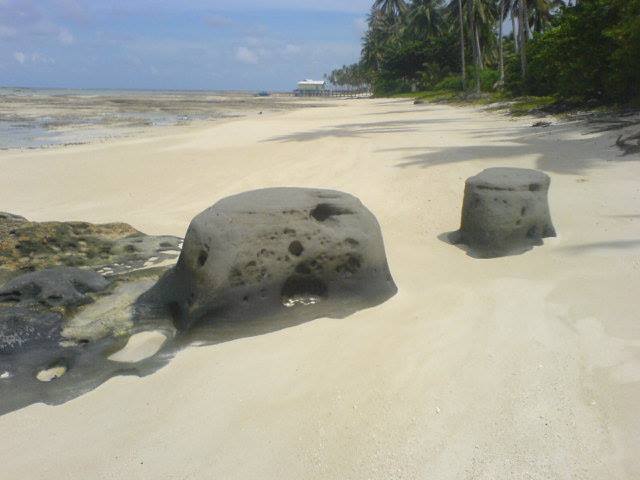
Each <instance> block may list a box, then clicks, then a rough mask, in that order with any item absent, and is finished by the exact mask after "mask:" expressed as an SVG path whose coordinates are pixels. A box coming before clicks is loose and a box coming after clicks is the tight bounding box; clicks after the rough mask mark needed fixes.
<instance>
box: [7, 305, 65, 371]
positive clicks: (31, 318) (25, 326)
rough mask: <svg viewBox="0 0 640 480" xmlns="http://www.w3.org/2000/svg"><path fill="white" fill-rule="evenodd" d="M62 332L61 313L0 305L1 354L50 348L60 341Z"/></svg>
mask: <svg viewBox="0 0 640 480" xmlns="http://www.w3.org/2000/svg"><path fill="white" fill-rule="evenodd" d="M61 332H62V315H61V314H59V313H55V312H43V311H35V310H31V309H29V308H25V307H6V308H3V307H0V355H10V354H15V353H20V352H25V351H29V350H36V349H42V348H43V347H46V348H50V346H51V345H56V344H57V343H58V342H59V341H60V339H61V336H60V335H61ZM0 358H2V357H0ZM0 373H2V372H0Z"/></svg>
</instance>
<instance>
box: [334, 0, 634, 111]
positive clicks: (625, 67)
mask: <svg viewBox="0 0 640 480" xmlns="http://www.w3.org/2000/svg"><path fill="white" fill-rule="evenodd" d="M504 1H505V2H506V3H504V4H500V2H499V1H498V0H461V4H462V9H461V10H460V9H459V6H460V4H459V2H458V0H375V1H374V8H373V9H372V11H371V14H370V15H369V18H368V29H367V31H366V33H365V35H364V38H363V49H362V58H361V61H360V62H359V63H358V64H356V65H353V66H349V67H343V68H342V69H339V70H338V71H336V72H334V73H332V75H331V78H332V80H334V83H336V84H338V85H364V84H366V85H371V86H372V87H373V89H374V92H375V93H376V94H377V95H388V94H397V93H402V92H416V91H425V90H426V91H436V92H440V93H442V92H445V91H446V92H453V93H454V94H455V95H458V93H461V94H463V93H465V92H463V81H462V77H461V76H460V73H461V70H462V63H463V60H464V63H465V64H466V72H465V73H466V83H465V85H464V86H466V89H467V92H475V91H476V80H477V79H478V78H479V83H480V92H484V93H485V94H486V93H489V92H491V93H493V92H494V91H495V89H496V86H497V85H500V86H501V88H500V92H501V93H504V92H508V93H509V94H510V95H513V96H529V97H531V96H543V97H547V98H548V97H553V98H556V99H557V100H560V101H562V102H563V103H564V104H565V105H569V104H571V105H574V104H578V103H584V102H585V101H587V100H589V101H593V100H596V101H597V102H599V103H625V102H634V101H635V102H637V103H638V104H640V0H580V1H579V2H574V3H577V4H576V5H574V4H567V2H564V1H563V0H504ZM501 14H503V15H505V16H504V17H503V18H504V19H505V20H508V19H510V17H515V18H520V17H522V18H528V19H529V22H528V24H527V25H526V28H525V27H524V26H523V25H521V22H520V21H517V22H516V26H517V29H516V33H517V35H514V34H513V33H510V35H509V36H508V37H507V38H504V39H499V38H498V37H497V33H498V30H499V25H500V15H501ZM461 22H462V31H461V30H460V28H461V27H460V23H461ZM531 37H532V38H531ZM516 39H518V41H517V44H516V41H515V40H516ZM524 39H526V41H525V42H524V43H525V48H524V50H523V51H524V53H525V55H522V56H521V54H520V52H516V47H517V45H520V44H521V43H522V42H523V40H524ZM461 43H462V44H463V47H464V48H461ZM501 43H502V51H503V53H504V55H503V56H504V66H505V79H504V80H505V81H504V85H503V84H502V82H500V75H499V72H500V65H499V62H500V56H499V47H500V44H501ZM521 50H522V49H521ZM523 63H524V64H525V66H526V69H525V70H526V75H525V76H524V78H523V73H522V71H523V70H522V64H523ZM462 96H465V95H462ZM474 96H475V97H476V98H478V97H482V98H486V97H487V95H480V96H479V95H474ZM465 97H468V95H466V96H465Z"/></svg>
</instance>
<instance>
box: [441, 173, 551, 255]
mask: <svg viewBox="0 0 640 480" xmlns="http://www.w3.org/2000/svg"><path fill="white" fill-rule="evenodd" d="M550 182H551V179H550V178H549V176H548V175H546V174H544V173H542V172H540V171H537V170H529V169H524V168H488V169H486V170H484V171H483V172H481V173H480V174H478V175H476V176H474V177H471V178H469V179H468V180H467V182H466V186H465V192H464V202H463V205H462V222H461V227H460V230H459V232H457V233H456V234H455V235H454V236H453V240H454V241H456V242H457V243H463V244H465V245H467V246H469V247H470V249H471V250H470V252H469V253H470V254H471V255H472V256H476V257H480V258H492V257H500V256H504V255H513V254H517V253H522V252H524V251H527V250H530V249H531V248H532V247H533V246H536V245H542V239H543V238H547V237H555V236H556V232H555V229H554V227H553V224H552V222H551V215H550V213H549V203H548V199H547V194H548V191H549V185H550Z"/></svg>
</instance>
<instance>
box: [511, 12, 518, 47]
mask: <svg viewBox="0 0 640 480" xmlns="http://www.w3.org/2000/svg"><path fill="white" fill-rule="evenodd" d="M511 31H512V32H513V45H514V46H515V48H516V53H518V52H519V51H520V46H519V42H518V30H517V29H516V17H515V16H514V14H513V10H511Z"/></svg>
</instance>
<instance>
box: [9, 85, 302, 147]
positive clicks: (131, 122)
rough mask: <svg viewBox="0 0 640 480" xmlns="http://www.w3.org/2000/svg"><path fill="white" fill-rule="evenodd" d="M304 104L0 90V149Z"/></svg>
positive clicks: (265, 98)
mask: <svg viewBox="0 0 640 480" xmlns="http://www.w3.org/2000/svg"><path fill="white" fill-rule="evenodd" d="M303 106H305V105H304V104H303V102H301V101H300V100H299V99H296V98H294V97H292V96H291V95H288V94H284V93H274V94H265V93H262V94H258V93H257V92H230V91H225V92H219V91H158V90H66V89H30V88H2V87H0V150H11V149H39V148H49V147H56V146H61V145H78V144H86V143H93V142H100V141H106V140H109V139H112V138H121V137H128V136H136V135H139V134H140V133H142V132H144V131H148V130H149V129H152V128H158V127H168V126H175V125H185V124H189V123H192V122H196V121H198V122H213V121H220V120H222V119H229V118H234V117H241V116H246V115H256V114H261V113H270V112H276V111H281V110H288V109H294V108H301V107H303Z"/></svg>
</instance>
